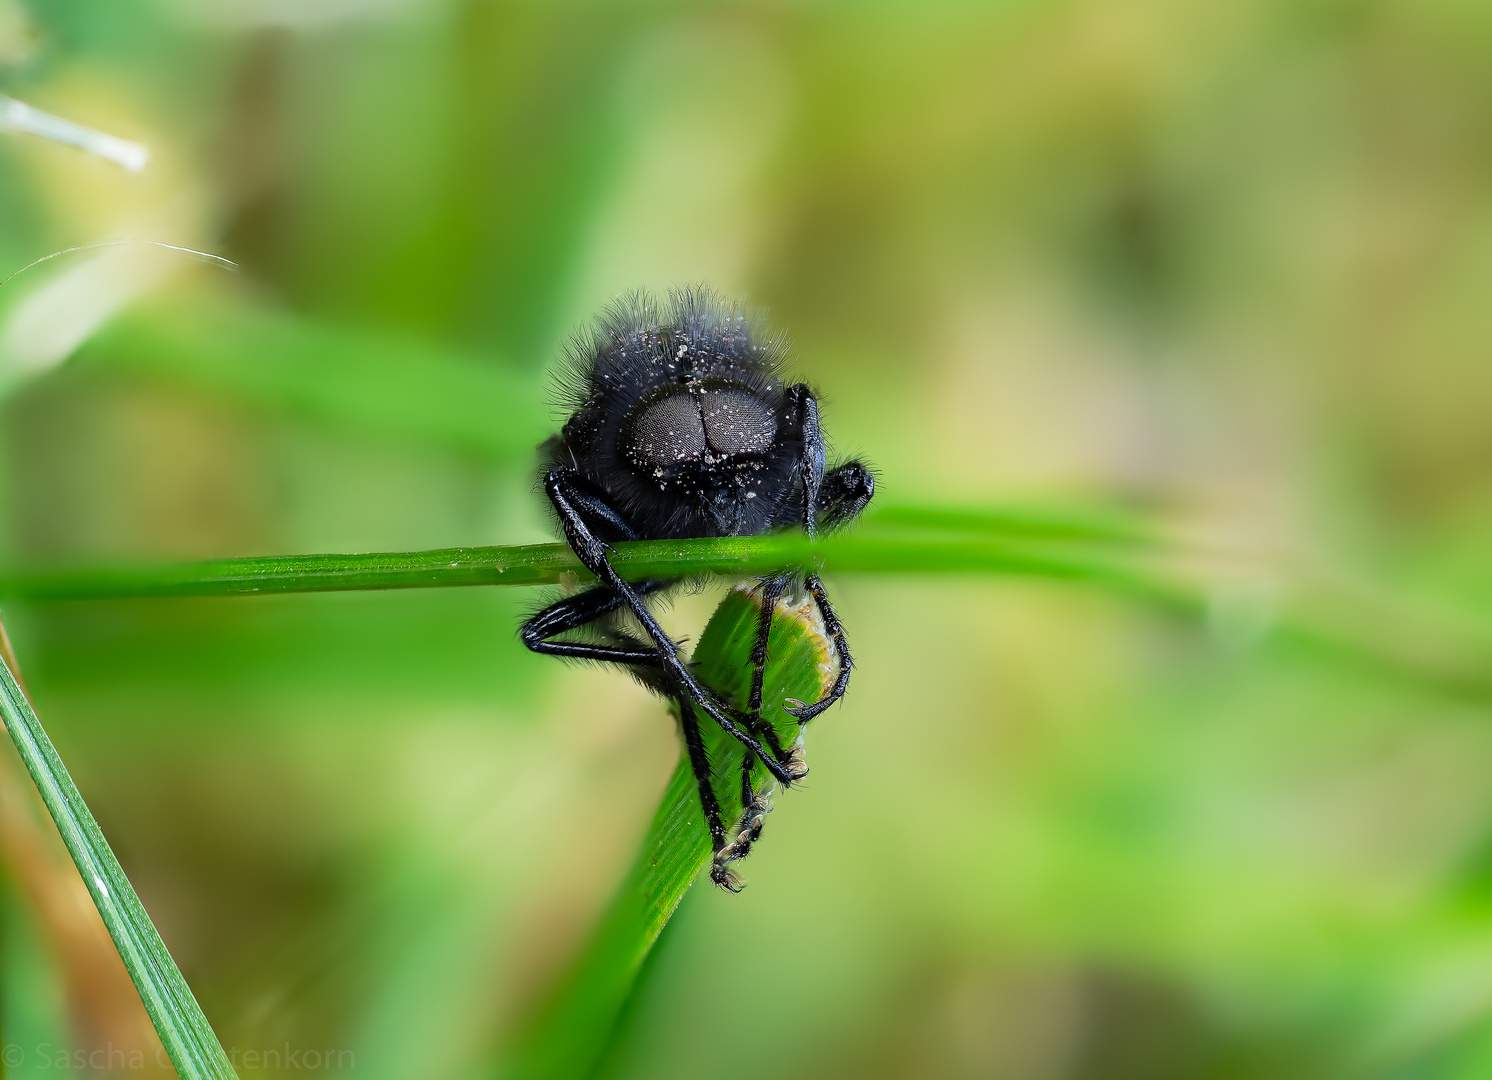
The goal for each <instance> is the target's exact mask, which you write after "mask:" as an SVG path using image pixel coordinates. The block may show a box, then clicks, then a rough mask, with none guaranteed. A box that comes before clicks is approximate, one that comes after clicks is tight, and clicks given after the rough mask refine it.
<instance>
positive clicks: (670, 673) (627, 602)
mask: <svg viewBox="0 0 1492 1080" xmlns="http://www.w3.org/2000/svg"><path fill="white" fill-rule="evenodd" d="M786 352H787V346H786V343H785V342H784V340H783V339H782V338H781V337H778V336H769V335H767V334H765V333H764V331H763V329H762V326H761V324H760V323H759V321H758V320H756V319H755V318H754V317H752V316H749V315H747V314H746V313H745V312H744V311H742V310H741V309H740V308H738V307H736V306H735V305H732V304H728V303H726V302H724V301H722V300H721V299H720V298H719V297H717V296H715V295H714V294H713V293H711V292H709V291H707V290H704V289H683V290H678V291H675V292H673V293H671V294H670V296H669V303H668V304H667V305H666V306H664V307H662V308H660V307H659V305H658V304H657V303H656V302H655V301H653V300H652V299H651V298H649V297H648V296H646V295H643V294H636V295H633V296H629V297H626V298H623V299H622V300H621V301H619V302H618V303H616V304H614V305H613V306H612V307H610V308H608V309H607V310H606V311H605V312H603V313H602V314H601V316H600V317H599V319H598V320H597V322H596V326H595V328H594V329H593V330H592V331H591V332H590V333H588V334H585V335H582V336H580V337H578V338H577V339H576V340H575V341H574V342H572V344H571V347H570V349H569V353H568V356H567V357H566V361H567V362H566V366H565V376H564V380H563V382H564V397H565V400H564V404H565V405H566V406H567V407H569V408H570V409H571V410H572V412H571V415H570V418H569V420H568V421H567V422H566V423H565V426H564V429H563V430H562V431H561V433H560V434H559V435H558V436H557V437H556V438H554V439H551V440H550V441H549V442H548V443H546V444H545V446H544V448H543V454H544V461H543V464H542V468H541V475H542V476H543V482H544V490H545V492H546V493H547V494H548V496H549V500H550V502H552V503H553V504H554V510H555V513H556V514H557V515H558V517H559V523H560V526H561V527H562V528H563V530H564V534H565V539H566V540H567V541H568V542H569V545H570V547H571V548H573V549H574V551H575V554H576V555H577V556H578V557H579V558H580V561H581V562H582V563H583V564H584V565H585V567H586V569H588V570H590V571H591V573H593V574H595V575H596V577H597V579H598V580H599V584H597V585H596V586H595V587H593V588H590V589H587V590H585V591H584V592H581V593H578V594H577V595H575V596H571V597H568V598H566V599H564V600H560V601H559V602H558V603H555V604H551V605H550V606H549V607H547V608H545V609H544V610H543V611H540V612H539V613H538V614H537V615H535V616H534V617H533V618H531V619H529V620H528V622H527V623H525V624H524V626H523V629H522V631H521V633H522V637H523V643H524V644H525V645H527V646H528V647H529V648H530V649H533V650H534V651H535V652H540V653H548V654H550V655H553V656H566V657H574V658H580V659H587V660H600V661H606V662H609V663H615V664H623V665H627V666H628V667H629V668H630V669H631V670H632V671H633V673H634V674H635V675H637V677H638V678H639V680H640V681H642V682H643V684H644V685H646V686H648V687H649V688H650V689H653V690H655V691H657V692H658V693H661V694H664V695H666V696H669V697H672V698H674V699H675V700H677V702H678V705H679V718H680V721H681V724H682V727H683V733H684V742H685V746H686V748H687V750H688V752H689V761H690V764H691V766H692V767H693V770H694V775H695V778H696V780H697V781H698V783H699V799H700V803H701V805H702V808H703V810H704V815H705V820H706V822H707V823H708V825H709V830H710V839H711V842H712V844H713V847H714V852H715V857H714V862H713V865H712V867H711V870H710V877H711V879H712V880H713V881H714V882H715V883H716V884H717V885H720V886H723V887H725V888H728V889H731V890H732V891H735V890H736V889H737V888H739V886H738V884H737V882H736V880H735V877H734V875H732V874H731V872H730V870H729V863H730V862H732V861H734V860H736V859H739V858H741V857H743V856H744V855H745V854H746V853H747V852H748V851H749V850H750V847H751V843H752V842H753V841H754V840H755V839H756V837H757V835H758V834H759V833H760V831H761V822H762V814H763V813H764V812H765V809H766V806H765V802H764V800H763V799H762V798H761V797H760V796H758V795H757V794H753V788H752V782H751V773H752V769H753V767H754V765H755V763H756V762H757V761H760V762H761V763H762V765H763V766H764V767H765V768H766V770H767V772H768V773H770V774H771V775H772V776H773V777H774V778H776V779H777V780H778V781H780V782H781V783H783V784H791V783H793V782H794V781H797V780H800V779H802V778H803V776H804V775H806V773H807V769H806V768H805V767H804V765H803V763H802V761H801V759H799V758H798V757H797V756H796V755H795V754H794V753H792V752H788V751H784V749H783V747H782V745H781V742H780V740H779V739H778V738H777V735H776V733H775V732H774V731H773V729H772V727H771V725H770V724H768V723H766V722H764V721H763V720H762V718H761V715H760V713H761V704H762V679H763V674H764V672H765V670H766V662H767V645H768V638H769V633H770V629H771V618H772V611H773V609H774V607H775V606H776V601H777V599H778V598H779V597H780V596H782V595H783V594H784V593H785V592H786V591H787V590H788V589H789V587H790V586H792V585H793V584H794V579H795V578H796V576H797V572H796V571H787V572H783V573H779V574H775V575H773V576H770V577H768V578H766V579H764V580H763V581H762V584H761V592H762V598H761V599H762V607H761V610H762V614H761V621H760V624H759V627H758V630H757V639H756V643H755V647H754V648H753V650H752V657H751V660H752V664H753V668H754V670H753V672H752V682H751V694H750V699H749V710H748V711H747V712H741V711H739V710H737V709H735V708H733V707H732V706H731V705H729V704H727V703H726V702H725V701H723V700H722V699H721V698H720V697H719V696H718V695H716V694H715V693H714V692H713V691H712V690H710V688H709V687H707V686H705V685H704V684H703V683H701V682H700V681H699V679H698V678H697V677H696V675H695V673H694V672H693V670H692V669H691V668H690V665H689V664H688V662H687V661H685V660H684V659H683V658H682V657H681V656H680V655H679V647H678V644H677V643H676V642H674V641H673V640H671V639H670V638H669V637H668V636H667V635H666V634H665V633H664V632H663V629H662V628H661V627H660V626H659V625H658V622H657V620H656V619H655V618H654V617H653V615H652V613H651V612H650V611H649V610H648V606H647V602H646V598H647V597H648V596H650V595H656V594H658V593H660V592H661V591H663V590H665V589H668V588H670V587H672V586H675V585H678V584H679V583H680V579H678V578H653V579H647V580H642V581H625V580H623V578H622V576H621V575H620V574H619V573H618V572H617V571H616V570H614V569H613V568H612V566H611V564H610V562H609V561H608V560H607V557H606V553H607V551H608V550H609V549H610V547H609V545H610V544H611V543H613V542H615V541H619V540H654V539H677V538H683V537H704V536H758V535H761V534H762V533H769V532H774V531H777V530H781V529H788V528H793V527H797V528H801V529H803V531H804V532H806V533H807V534H808V535H809V536H813V535H814V534H815V532H817V531H818V530H820V529H822V528H825V527H833V526H835V525H839V524H842V523H844V522H848V521H850V520H852V519H853V518H854V517H856V516H857V515H858V514H859V513H860V512H861V511H862V510H863V509H864V508H865V505H866V503H868V502H869V501H870V498H871V496H872V494H874V492H875V478H874V476H873V474H872V473H871V471H870V469H869V468H868V467H867V466H866V465H864V464H863V463H861V462H859V461H849V462H846V463H844V464H842V465H839V466H837V467H835V468H833V469H828V470H826V468H825V456H826V455H825V445H824V437H823V434H822V432H821V431H820V430H819V411H818V404H817V402H816V401H815V400H814V396H813V393H812V391H810V390H809V388H808V387H807V386H805V385H803V384H801V383H798V384H795V385H792V386H786V385H784V384H783V382H782V379H781V378H780V376H779V374H778V372H779V370H780V369H781V367H782V366H783V362H784V361H785V359H786ZM803 586H804V588H806V589H807V591H808V593H809V594H810V595H811V596H812V597H813V600H814V602H815V603H816V604H817V606H818V609H819V612H820V613H821V614H822V616H823V620H824V627H825V630H826V632H827V633H828V635H829V637H830V638H832V640H833V642H834V648H835V653H836V655H837V659H838V664H839V670H838V674H837V676H836V678H835V681H834V685H833V686H832V687H831V688H830V690H829V692H828V693H827V694H826V695H825V696H824V698H823V699H822V700H820V701H816V702H813V703H811V704H806V705H802V704H800V705H797V706H795V707H791V708H789V709H788V710H787V711H788V712H789V713H791V714H792V715H793V716H795V717H796V718H797V720H798V722H799V723H800V724H804V723H807V722H808V721H809V720H811V719H813V718H814V717H815V716H817V715H819V713H821V712H823V711H824V710H825V709H827V708H828V707H829V706H830V705H832V704H834V702H836V701H838V700H839V699H840V697H841V696H843V694H844V691H845V687H846V686H847V685H848V683H849V678H850V666H851V660H850V651H849V646H848V645H847V644H846V642H845V637H844V631H843V629H842V627H841V626H840V624H839V620H838V619H837V618H836V617H835V614H834V609H833V607H832V606H831V605H830V603H829V598H828V596H827V595H826V594H825V592H824V587H823V583H822V582H821V581H820V580H819V578H818V575H817V574H808V575H806V576H805V577H804V579H803ZM623 610H625V611H628V612H630V613H631V614H632V616H633V617H635V619H636V620H637V623H638V625H639V626H640V627H641V630H642V632H643V633H644V634H645V635H646V640H644V639H643V638H641V637H638V636H636V635H635V634H633V633H628V632H627V631H625V630H623V629H617V628H612V629H610V630H608V631H607V632H606V633H605V634H604V636H603V638H602V640H600V641H596V640H577V639H574V638H568V639H564V640H555V638H556V636H557V635H561V634H566V633H567V632H569V631H575V630H579V629H580V628H582V627H586V626H588V625H589V624H592V623H595V622H597V621H598V620H602V619H605V618H607V617H608V616H612V615H614V614H619V613H621V612H622V611H623ZM696 710H698V711H699V712H703V713H704V714H705V715H706V716H708V717H709V718H710V719H711V720H713V721H714V722H715V723H717V724H719V725H720V727H721V728H723V729H724V730H725V732H726V733H727V734H729V735H730V736H731V737H732V738H734V739H736V740H737V741H739V742H740V743H741V744H742V746H744V747H745V757H744V765H743V775H742V781H741V782H742V793H743V796H744V798H743V804H744V805H743V813H742V819H741V823H740V825H739V826H738V828H737V830H736V831H735V833H734V835H735V839H734V840H732V841H731V842H729V843H727V841H726V833H725V829H724V827H723V825H722V824H721V820H720V805H719V802H718V800H717V799H716V797H715V792H714V789H713V788H712V787H711V784H710V767H709V760H708V757H707V756H706V751H705V746H704V743H703V741H702V739H701V737H700V731H699V721H698V718H697V716H696Z"/></svg>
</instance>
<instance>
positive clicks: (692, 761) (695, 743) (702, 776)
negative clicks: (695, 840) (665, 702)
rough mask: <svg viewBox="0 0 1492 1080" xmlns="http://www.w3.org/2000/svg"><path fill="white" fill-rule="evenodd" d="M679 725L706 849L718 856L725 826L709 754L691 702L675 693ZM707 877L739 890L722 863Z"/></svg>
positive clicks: (738, 886) (720, 884)
mask: <svg viewBox="0 0 1492 1080" xmlns="http://www.w3.org/2000/svg"><path fill="white" fill-rule="evenodd" d="M678 702H679V726H680V727H682V728H683V729H684V750H685V752H686V753H687V754H688V755H689V768H690V769H692V770H693V772H694V782H695V783H696V784H697V785H698V786H699V806H700V809H701V810H703V811H704V815H705V827H706V828H708V829H709V831H710V849H711V850H712V851H714V852H715V853H716V855H717V856H718V854H719V852H720V851H721V850H722V849H723V848H724V847H725V826H724V825H722V824H721V823H720V802H719V800H718V799H716V798H715V787H714V785H713V784H711V783H710V754H709V751H707V750H706V749H705V741H704V739H703V738H702V737H701V736H700V733H699V720H698V719H697V718H696V717H695V715H694V705H693V704H692V703H691V702H690V701H689V699H688V698H687V697H685V696H683V695H682V694H681V695H679V698H678ZM710 880H711V881H713V882H714V883H715V884H716V885H719V886H720V887H721V888H723V889H729V890H730V891H731V892H740V891H741V886H740V883H739V882H737V881H736V877H735V875H734V874H732V873H731V872H730V871H729V870H727V869H726V868H725V864H724V863H718V862H717V863H716V864H712V865H711V867H710Z"/></svg>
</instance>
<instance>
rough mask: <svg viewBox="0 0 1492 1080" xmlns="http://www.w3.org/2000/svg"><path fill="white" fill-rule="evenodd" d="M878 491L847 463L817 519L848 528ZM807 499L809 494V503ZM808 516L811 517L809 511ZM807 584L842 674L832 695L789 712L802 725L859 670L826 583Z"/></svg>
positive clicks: (864, 471) (859, 467)
mask: <svg viewBox="0 0 1492 1080" xmlns="http://www.w3.org/2000/svg"><path fill="white" fill-rule="evenodd" d="M875 490H876V486H875V474H874V473H872V472H871V471H870V469H869V468H867V467H866V466H865V465H864V464H862V463H861V462H858V461H847V462H845V463H844V464H843V465H840V466H839V467H838V468H836V469H834V470H832V471H831V472H830V473H828V474H827V475H826V476H825V477H824V480H823V483H822V485H821V486H820V487H819V489H818V491H817V493H816V497H815V515H814V516H817V515H820V514H821V515H822V520H823V523H824V524H825V525H826V526H828V527H830V528H834V527H837V526H839V525H843V524H846V523H848V522H850V521H852V520H854V519H855V518H857V517H859V516H860V514H861V512H862V511H864V509H865V507H866V505H867V504H868V503H869V502H870V500H871V498H872V497H874V495H875ZM807 498H808V495H807V492H806V490H805V492H804V500H805V502H806V501H807ZM804 516H805V518H807V517H808V516H809V515H808V512H807V511H806V510H805V511H804ZM803 584H804V586H805V587H806V588H807V589H808V592H809V594H810V595H811V596H812V597H813V602H814V603H815V604H816V605H817V606H818V609H819V615H821V616H822V617H823V620H824V631H825V633H827V634H828V635H829V638H830V640H831V641H833V642H834V655H835V658H836V659H837V660H838V662H839V673H838V674H837V675H836V676H835V677H834V685H833V686H832V687H830V688H829V692H828V693H827V694H825V695H824V696H823V697H822V698H820V699H819V700H818V701H815V702H813V703H812V704H811V705H805V704H803V703H802V702H797V703H795V704H793V705H791V706H790V707H789V708H788V710H787V711H788V712H789V713H790V714H792V715H793V716H795V717H797V719H798V722H799V723H800V724H806V723H808V721H810V720H812V719H813V718H814V717H815V716H818V715H819V714H820V713H822V712H823V711H824V710H825V709H827V708H829V706H831V705H833V704H834V703H835V702H836V701H838V700H839V699H840V698H842V697H844V692H845V691H846V690H847V689H848V688H849V685H850V669H851V668H853V667H854V666H855V660H854V657H853V656H851V655H850V643H849V641H848V640H847V639H846V638H845V635H844V625H843V624H842V623H841V622H840V621H839V616H838V615H837V614H835V611H834V605H833V604H831V603H830V602H829V594H828V593H827V592H826V591H825V590H824V583H823V582H822V581H821V580H820V579H819V576H818V575H817V574H809V575H808V576H807V577H806V578H805V579H804V581H803Z"/></svg>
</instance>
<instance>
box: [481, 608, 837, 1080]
mask: <svg viewBox="0 0 1492 1080" xmlns="http://www.w3.org/2000/svg"><path fill="white" fill-rule="evenodd" d="M760 612H761V602H760V597H759V595H758V594H756V593H754V592H752V591H751V590H750V589H748V588H746V587H745V586H738V587H737V588H735V589H733V590H732V591H731V592H730V593H729V594H727V596H726V598H725V600H724V601H723V602H722V603H721V605H720V607H719V608H718V609H716V611H715V614H714V616H713V617H712V618H711V619H710V622H709V624H708V625H707V626H706V627H705V630H704V633H703V634H702V635H701V637H700V639H699V645H698V647H697V648H696V649H695V650H694V657H693V658H694V662H695V664H696V666H697V668H698V670H699V672H700V674H701V675H702V676H703V677H704V679H705V681H706V682H708V683H709V685H711V686H712V687H714V688H715V689H717V690H718V691H720V692H721V693H722V694H723V695H724V696H725V697H726V698H727V700H731V701H733V702H735V703H736V704H737V705H739V706H741V707H742V708H744V707H745V705H746V697H747V692H748V690H749V689H750V685H751V650H752V646H753V644H754V643H755V640H756V627H757V619H758V616H759V614H760ZM834 671H835V668H834V660H833V652H832V645H831V644H830V642H829V641H828V640H827V639H826V638H825V637H824V634H823V626H822V623H820V622H817V621H816V619H815V618H814V617H813V614H812V607H811V605H808V604H804V605H797V606H794V605H790V604H787V603H783V602H779V604H778V608H777V612H776V614H775V615H774V620H773V633H772V649H771V663H770V664H769V665H768V666H767V672H766V679H765V681H764V683H763V688H762V702H763V706H762V716H763V717H764V718H766V719H768V720H769V721H771V722H773V724H774V726H775V727H776V728H777V731H778V735H779V737H780V738H781V739H782V741H783V744H784V745H785V746H790V745H792V744H793V743H794V742H796V741H797V740H798V738H799V737H800V732H799V730H798V725H797V722H796V721H794V720H793V719H792V718H791V717H790V716H788V715H787V714H786V713H785V712H784V702H785V701H786V699H788V698H797V699H799V700H802V701H815V700H817V699H818V698H820V697H821V696H823V694H824V693H825V692H826V691H827V690H828V687H829V684H830V683H831V682H832V681H833V675H834ZM700 719H701V733H702V734H703V736H704V741H705V747H706V750H707V751H708V752H709V755H710V765H711V779H712V784H713V786H714V789H715V794H716V797H717V798H718V799H719V800H720V809H721V818H722V821H723V822H724V823H725V827H726V832H727V836H729V835H731V828H732V825H733V824H734V823H735V822H736V821H737V820H738V818H739V817H740V814H741V790H740V783H741V781H740V775H741V772H740V770H741V755H742V749H741V747H740V745H739V744H737V743H736V742H734V741H733V740H732V739H730V738H729V736H727V735H726V734H725V732H723V731H721V730H720V729H719V728H718V727H717V726H715V725H714V724H712V723H710V722H709V720H708V718H705V717H701V718H700ZM784 720H785V721H786V722H785V723H784V722H782V721H784ZM756 776H757V780H756V782H757V784H758V785H759V784H760V783H761V779H760V778H761V776H762V770H761V769H760V768H758V769H757V770H756ZM710 857H711V852H710V837H709V833H708V832H707V831H706V829H705V825H704V821H703V820H702V814H701V812H700V803H699V788H698V786H697V785H696V783H695V779H694V773H693V772H692V771H691V769H690V767H689V762H688V759H687V758H685V757H684V756H682V755H681V756H680V760H679V764H678V766H677V768H675V769H674V773H673V776H672V778H671V779H670V780H669V782H668V787H667V788H666V789H665V791H664V794H663V802H662V804H661V805H660V806H659V807H658V812H657V814H656V815H655V816H654V818H653V824H652V827H651V828H650V829H649V830H648V834H647V837H646V838H645V839H644V840H643V844H642V849H641V851H640V852H639V854H638V857H637V861H636V862H635V864H634V865H633V867H632V870H631V872H630V873H629V874H628V876H627V877H626V879H625V880H624V881H623V882H622V885H621V887H620V889H619V890H618V891H617V894H616V896H615V897H614V898H613V900H612V903H611V906H610V907H609V908H608V910H607V912H606V914H605V915H604V916H603V917H602V919H601V922H600V924H599V925H598V927H597V929H596V931H595V934H594V936H593V937H592V939H591V941H590V943H589V944H588V945H587V947H586V949H585V951H584V952H583V953H582V954H581V956H580V959H579V960H578V962H577V963H576V965H575V967H574V969H573V970H572V971H571V972H570V973H569V974H568V975H567V976H566V978H565V979H564V981H563V982H562V983H561V984H560V985H559V987H558V990H557V992H556V993H555V995H554V996H553V997H552V998H551V999H550V1001H549V1002H548V1004H547V1006H546V1007H545V1008H544V1009H543V1010H542V1011H541V1012H540V1013H539V1015H538V1017H537V1019H536V1021H535V1023H534V1024H533V1026H532V1027H531V1029H530V1030H529V1031H528V1032H527V1034H526V1036H525V1037H524V1038H523V1040H522V1041H521V1042H520V1043H519V1045H518V1046H517V1048H516V1049H515V1051H514V1053H513V1054H512V1057H511V1060H510V1062H509V1069H508V1071H507V1073H506V1075H510V1076H515V1077H523V1078H534V1080H540V1078H547V1077H553V1078H556V1080H559V1078H564V1077H576V1076H587V1075H590V1074H591V1073H592V1072H593V1070H594V1069H595V1067H596V1066H597V1065H598V1064H600V1062H601V1061H602V1059H603V1057H604V1056H605V1053H606V1050H607V1047H608V1045H609V1044H610V1041H611V1038H612V1036H613V1033H614V1031H615V1030H616V1027H617V1023H618V1020H619V1018H620V1016H621V1014H622V1011H623V1009H624V1007H625V1005H626V1002H627V999H628V996H629V995H630V994H631V992H632V988H633V986H634V984H635V982H636V980H637V976H638V972H639V971H640V970H641V968H642V965H643V962H644V961H645V960H646V959H647V956H648V953H649V952H650V951H651V949H652V948H653V945H654V943H655V942H656V941H657V940H658V935H659V934H660V933H662V931H663V928H664V926H665V925H667V923H668V920H669V918H670V917H671V916H672V915H673V913H674V910H675V909H676V908H677V907H678V905H679V902H680V901H681V900H682V899H683V897H684V894H685V892H686V891H688V889H689V887H690V885H692V884H693V883H694V880H695V878H697V877H698V876H699V874H700V872H701V871H702V870H703V869H704V868H705V867H706V866H707V865H708V864H709V862H710Z"/></svg>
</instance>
